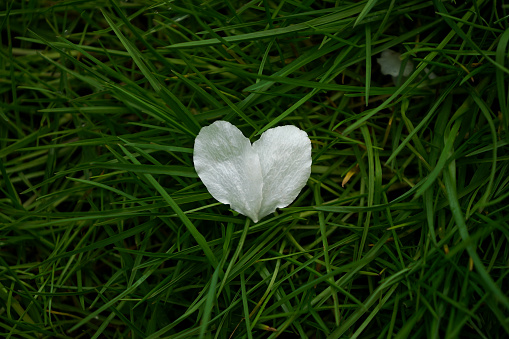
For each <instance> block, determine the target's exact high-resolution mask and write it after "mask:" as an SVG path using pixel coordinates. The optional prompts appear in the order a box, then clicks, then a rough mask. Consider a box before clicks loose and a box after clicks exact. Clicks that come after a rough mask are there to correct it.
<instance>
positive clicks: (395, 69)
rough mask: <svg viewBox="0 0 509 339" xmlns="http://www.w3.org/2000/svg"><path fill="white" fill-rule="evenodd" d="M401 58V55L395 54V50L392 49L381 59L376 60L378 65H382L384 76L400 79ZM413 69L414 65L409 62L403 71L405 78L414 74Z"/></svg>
mask: <svg viewBox="0 0 509 339" xmlns="http://www.w3.org/2000/svg"><path fill="white" fill-rule="evenodd" d="M400 56H401V54H400V53H397V52H394V51H393V50H390V49H386V50H385V51H383V52H382V55H381V57H380V58H378V59H376V61H377V62H378V64H380V68H381V71H382V74H384V75H391V76H393V77H398V76H399V71H400V69H401V59H400ZM413 69H414V65H413V63H412V62H411V61H410V60H409V61H408V62H407V63H406V65H405V69H404V70H403V76H404V77H407V76H409V75H410V73H412V70H413Z"/></svg>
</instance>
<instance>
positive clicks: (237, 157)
mask: <svg viewBox="0 0 509 339" xmlns="http://www.w3.org/2000/svg"><path fill="white" fill-rule="evenodd" d="M193 161H194V167H195V169H196V172H197V173H198V176H199V177H200V178H201V180H202V181H203V183H204V184H205V186H206V187H207V189H208V190H209V192H210V194H211V195H212V196H213V197H214V198H215V199H217V200H219V201H220V202H222V203H223V204H230V207H231V208H232V209H233V210H235V211H237V212H239V213H241V214H243V215H246V216H248V217H250V218H251V219H253V221H254V222H258V220H259V219H260V218H259V215H258V212H259V210H260V205H261V201H262V184H261V183H262V182H263V179H262V174H261V173H262V172H261V168H260V160H259V159H258V155H257V154H256V153H255V152H254V151H253V148H252V146H251V142H250V141H249V139H248V138H246V137H244V135H243V134H242V132H241V131H240V130H239V129H238V128H237V127H235V126H233V125H232V124H230V123H229V122H227V121H216V122H214V123H213V124H211V125H210V126H207V127H203V128H202V129H201V131H200V133H199V134H198V136H197V137H196V140H195V142H194V156H193Z"/></svg>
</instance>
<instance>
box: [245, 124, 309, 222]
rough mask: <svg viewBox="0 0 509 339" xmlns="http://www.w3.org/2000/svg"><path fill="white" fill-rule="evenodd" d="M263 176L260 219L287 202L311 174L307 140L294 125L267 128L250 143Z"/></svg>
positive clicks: (292, 199) (295, 194)
mask: <svg viewBox="0 0 509 339" xmlns="http://www.w3.org/2000/svg"><path fill="white" fill-rule="evenodd" d="M253 148H254V150H255V151H256V153H258V157H259V158H260V164H261V168H262V177H263V191H262V195H263V200H262V205H261V208H260V212H259V217H260V219H261V218H263V217H264V216H266V215H268V214H270V213H273V212H274V211H275V210H276V208H282V207H286V206H288V205H290V204H291V203H292V202H293V201H294V200H295V198H296V197H297V195H299V192H300V191H301V189H302V188H303V187H304V186H305V185H306V182H307V180H308V179H309V176H310V174H311V141H310V140H309V138H308V135H307V133H306V132H304V131H302V130H301V129H299V128H297V127H295V126H291V125H289V126H281V127H276V128H271V129H269V130H267V131H266V132H265V133H263V134H262V136H261V138H260V139H259V140H258V141H256V142H255V143H253Z"/></svg>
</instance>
